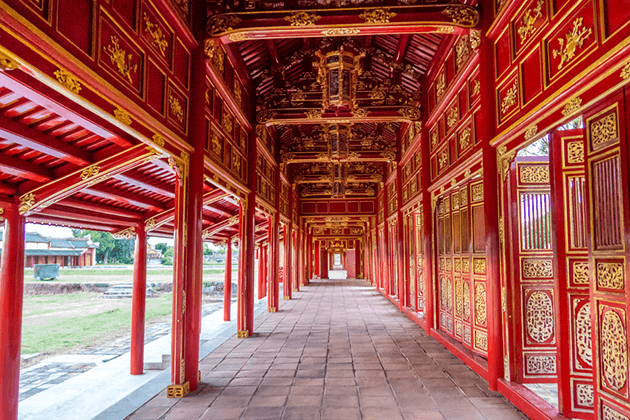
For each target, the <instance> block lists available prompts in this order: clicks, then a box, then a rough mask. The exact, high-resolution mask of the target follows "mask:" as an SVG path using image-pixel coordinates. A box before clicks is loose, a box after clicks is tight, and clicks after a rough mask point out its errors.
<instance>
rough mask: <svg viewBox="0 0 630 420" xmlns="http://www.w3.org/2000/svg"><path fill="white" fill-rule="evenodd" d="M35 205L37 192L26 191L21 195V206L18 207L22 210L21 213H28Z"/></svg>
mask: <svg viewBox="0 0 630 420" xmlns="http://www.w3.org/2000/svg"><path fill="white" fill-rule="evenodd" d="M34 205H35V194H33V193H32V192H31V193H26V194H24V195H22V196H20V207H19V208H18V211H19V212H20V214H26V213H28V212H29V211H30V210H31V209H32V208H33V206H34Z"/></svg>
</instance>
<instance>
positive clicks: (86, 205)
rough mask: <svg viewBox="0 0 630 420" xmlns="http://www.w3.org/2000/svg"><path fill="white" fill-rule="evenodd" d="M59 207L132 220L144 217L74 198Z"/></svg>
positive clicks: (64, 201) (63, 202) (128, 211)
mask: <svg viewBox="0 0 630 420" xmlns="http://www.w3.org/2000/svg"><path fill="white" fill-rule="evenodd" d="M58 204H59V205H62V206H68V207H71V208H76V209H82V210H87V211H90V212H95V213H102V214H106V215H114V216H119V217H126V218H128V219H132V220H142V219H143V216H142V214H140V213H136V212H133V211H130V210H125V209H119V208H117V207H112V206H105V205H102V204H96V203H91V202H89V201H83V200H77V199H73V198H67V199H65V200H63V201H61V202H60V203H58Z"/></svg>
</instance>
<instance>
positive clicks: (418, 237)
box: [413, 206, 424, 313]
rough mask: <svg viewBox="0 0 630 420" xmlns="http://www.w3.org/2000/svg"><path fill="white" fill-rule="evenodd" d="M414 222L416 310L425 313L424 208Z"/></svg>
mask: <svg viewBox="0 0 630 420" xmlns="http://www.w3.org/2000/svg"><path fill="white" fill-rule="evenodd" d="M413 220H414V225H415V227H414V232H415V234H414V236H413V237H414V241H415V251H416V252H415V258H416V295H414V296H415V299H416V301H417V303H416V305H417V306H416V310H417V311H418V312H422V313H424V253H423V252H422V250H423V249H424V248H423V247H424V243H423V242H424V241H423V238H424V234H423V229H424V224H423V223H422V222H423V217H422V206H420V208H419V209H418V210H417V211H416V212H415V213H414V214H413Z"/></svg>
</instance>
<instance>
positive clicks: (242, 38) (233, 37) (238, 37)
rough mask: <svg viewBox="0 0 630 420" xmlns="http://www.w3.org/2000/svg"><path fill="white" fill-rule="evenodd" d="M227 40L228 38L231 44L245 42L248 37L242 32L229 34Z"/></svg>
mask: <svg viewBox="0 0 630 420" xmlns="http://www.w3.org/2000/svg"><path fill="white" fill-rule="evenodd" d="M229 38H230V41H232V42H239V41H245V40H247V39H249V35H248V34H246V33H244V32H236V33H233V34H230V36H229Z"/></svg>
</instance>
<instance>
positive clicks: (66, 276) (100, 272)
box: [24, 267, 236, 283]
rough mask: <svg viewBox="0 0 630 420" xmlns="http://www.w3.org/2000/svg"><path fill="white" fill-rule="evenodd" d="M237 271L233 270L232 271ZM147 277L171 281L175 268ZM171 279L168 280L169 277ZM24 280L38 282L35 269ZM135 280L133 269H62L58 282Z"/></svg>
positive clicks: (149, 271)
mask: <svg viewBox="0 0 630 420" xmlns="http://www.w3.org/2000/svg"><path fill="white" fill-rule="evenodd" d="M235 270H236V269H234V268H233V270H232V271H235ZM224 272H225V270H224V269H222V268H205V269H204V270H203V274H204V275H216V274H223V273H224ZM147 276H148V280H149V281H170V280H172V276H173V268H162V267H161V268H148V269H147ZM156 276H163V277H161V278H156V279H155V280H154V279H152V277H156ZM169 276H170V277H171V278H170V279H168V277H169ZM24 280H25V281H38V280H37V279H35V278H33V269H32V268H26V269H24ZM132 280H133V269H120V268H119V269H108V268H106V267H104V268H94V269H92V268H89V269H60V270H59V280H58V282H67V281H69V282H81V283H82V282H90V283H91V282H98V283H100V282H104V283H108V282H110V281H129V282H130V281H132Z"/></svg>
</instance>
